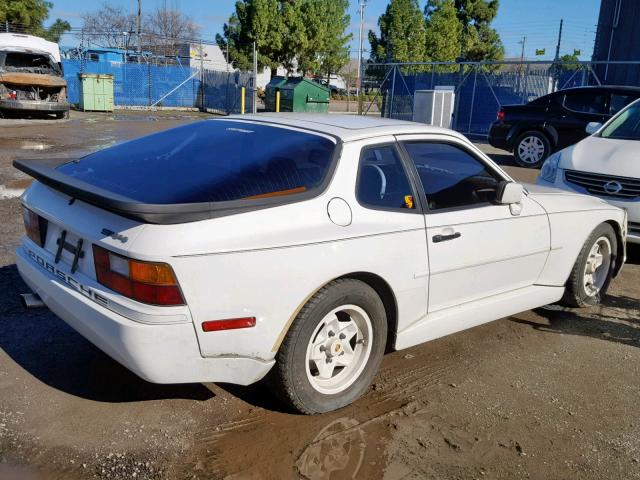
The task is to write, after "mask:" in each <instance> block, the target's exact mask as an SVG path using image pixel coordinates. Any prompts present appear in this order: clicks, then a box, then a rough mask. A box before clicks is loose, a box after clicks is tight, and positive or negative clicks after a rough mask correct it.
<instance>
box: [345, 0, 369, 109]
mask: <svg viewBox="0 0 640 480" xmlns="http://www.w3.org/2000/svg"><path fill="white" fill-rule="evenodd" d="M366 4H367V0H358V9H359V10H360V39H359V47H358V78H357V80H356V95H357V96H358V115H362V95H361V94H360V93H361V88H362V31H363V29H364V7H365V5H366ZM347 88H349V87H348V86H347Z"/></svg>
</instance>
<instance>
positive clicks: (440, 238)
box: [432, 232, 462, 243]
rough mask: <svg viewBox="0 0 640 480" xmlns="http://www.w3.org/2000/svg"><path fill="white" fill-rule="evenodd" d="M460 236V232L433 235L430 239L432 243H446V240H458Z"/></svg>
mask: <svg viewBox="0 0 640 480" xmlns="http://www.w3.org/2000/svg"><path fill="white" fill-rule="evenodd" d="M461 236H462V234H461V233H460V232H455V233H452V234H450V235H434V236H433V237H432V240H433V243H440V242H446V241H448V240H455V239H456V238H460V237H461Z"/></svg>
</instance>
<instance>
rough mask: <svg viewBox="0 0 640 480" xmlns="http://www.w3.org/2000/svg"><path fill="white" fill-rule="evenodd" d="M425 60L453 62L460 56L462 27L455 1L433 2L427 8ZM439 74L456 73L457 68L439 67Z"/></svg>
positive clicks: (442, 0) (437, 0)
mask: <svg viewBox="0 0 640 480" xmlns="http://www.w3.org/2000/svg"><path fill="white" fill-rule="evenodd" d="M425 19H426V20H425V22H426V26H425V60H427V61H432V62H453V61H455V60H456V58H458V57H459V56H460V45H461V41H462V25H461V23H460V21H459V20H458V17H457V13H456V8H455V5H454V3H453V0H432V1H431V2H429V3H428V4H427V7H426V8H425ZM436 70H437V71H439V72H454V71H456V70H457V67H456V66H455V65H454V66H447V65H439V66H438V67H437V68H436Z"/></svg>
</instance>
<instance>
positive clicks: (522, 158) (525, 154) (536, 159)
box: [513, 130, 551, 168]
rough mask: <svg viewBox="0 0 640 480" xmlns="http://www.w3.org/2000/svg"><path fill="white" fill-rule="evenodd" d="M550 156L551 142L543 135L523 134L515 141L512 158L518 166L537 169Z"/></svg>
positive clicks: (530, 132) (534, 132)
mask: <svg viewBox="0 0 640 480" xmlns="http://www.w3.org/2000/svg"><path fill="white" fill-rule="evenodd" d="M550 154H551V142H549V139H548V138H547V137H546V135H545V134H544V133H541V132H536V131H533V130H531V131H529V132H524V133H523V134H522V135H520V136H519V137H518V139H517V140H516V144H515V148H514V149H513V157H514V158H515V161H516V163H517V164H518V165H520V166H521V167H525V168H538V167H540V166H541V165H542V163H543V162H544V161H545V159H546V158H547V157H548V156H549V155H550Z"/></svg>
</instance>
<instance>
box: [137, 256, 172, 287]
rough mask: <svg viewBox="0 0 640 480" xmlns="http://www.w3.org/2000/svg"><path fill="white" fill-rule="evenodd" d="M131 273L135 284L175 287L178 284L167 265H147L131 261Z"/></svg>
mask: <svg viewBox="0 0 640 480" xmlns="http://www.w3.org/2000/svg"><path fill="white" fill-rule="evenodd" d="M129 272H130V275H131V280H133V281H134V282H140V283H147V284H150V285H175V284H177V283H178V282H177V281H176V277H175V276H174V275H173V270H171V267H170V266H169V265H167V264H166V263H146V262H137V261H135V260H129Z"/></svg>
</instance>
